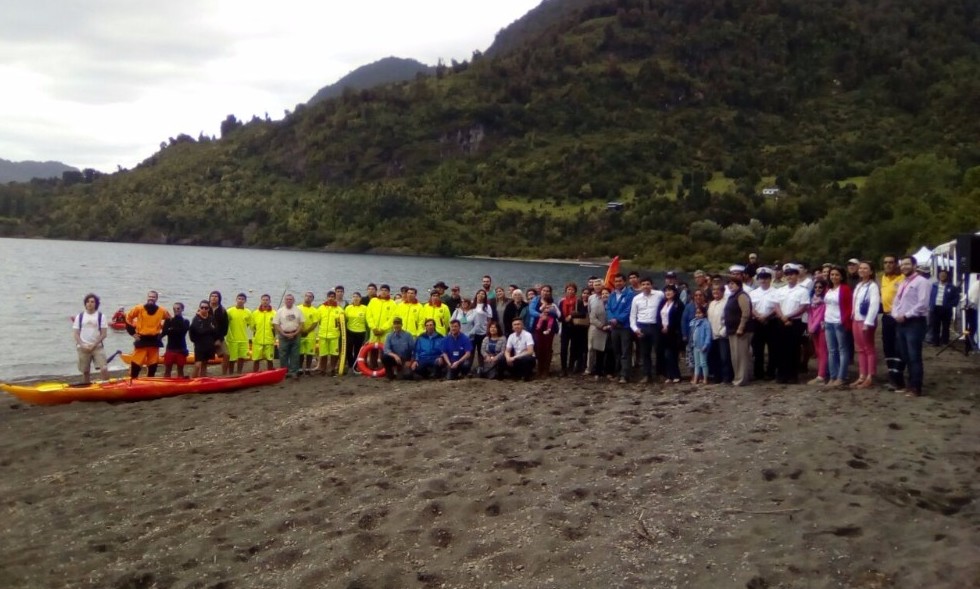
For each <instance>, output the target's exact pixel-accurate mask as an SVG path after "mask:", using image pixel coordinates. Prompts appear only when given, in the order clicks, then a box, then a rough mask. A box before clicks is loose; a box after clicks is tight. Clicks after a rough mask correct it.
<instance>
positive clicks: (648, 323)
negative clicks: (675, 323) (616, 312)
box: [630, 277, 664, 384]
mask: <svg viewBox="0 0 980 589" xmlns="http://www.w3.org/2000/svg"><path fill="white" fill-rule="evenodd" d="M663 302H664V293H663V292H662V291H659V290H654V289H653V280H652V279H650V278H647V277H644V278H642V279H641V280H640V292H638V293H636V296H634V297H633V302H632V303H631V304H630V329H632V330H633V333H634V334H636V339H637V342H638V343H639V345H640V363H641V364H642V365H643V380H641V381H640V383H641V384H646V383H648V382H651V381H653V357H652V354H653V352H654V350H655V349H656V348H657V335H658V334H659V333H660V330H659V329H658V323H659V319H660V317H659V315H660V306H661V305H662V304H663ZM660 364H661V361H660V358H659V356H658V358H657V368H662V367H661V365H660Z"/></svg>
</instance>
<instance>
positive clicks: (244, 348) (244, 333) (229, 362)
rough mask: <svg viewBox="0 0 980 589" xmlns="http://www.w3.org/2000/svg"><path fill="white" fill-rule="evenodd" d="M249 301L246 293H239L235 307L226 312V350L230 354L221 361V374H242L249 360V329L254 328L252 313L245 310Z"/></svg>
mask: <svg viewBox="0 0 980 589" xmlns="http://www.w3.org/2000/svg"><path fill="white" fill-rule="evenodd" d="M247 300H248V297H247V296H245V293H243V292H240V293H238V296H236V297H235V306H234V307H232V308H230V309H228V310H227V311H226V313H227V314H228V333H227V334H226V335H225V348H226V349H227V351H228V353H227V354H226V355H225V357H224V359H223V360H222V361H221V374H234V373H236V372H237V373H238V374H241V373H242V368H243V367H244V366H245V360H246V359H247V358H248V328H249V327H251V326H252V312H251V311H249V310H248V309H246V308H245V301H247Z"/></svg>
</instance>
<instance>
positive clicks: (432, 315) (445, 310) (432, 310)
mask: <svg viewBox="0 0 980 589" xmlns="http://www.w3.org/2000/svg"><path fill="white" fill-rule="evenodd" d="M421 319H422V331H425V322H426V321H428V320H429V319H432V320H433V321H435V322H436V333H438V334H439V335H442V336H444V335H446V333H447V332H448V331H449V306H448V305H443V304H440V305H439V306H438V307H433V306H432V305H431V304H429V303H426V304H425V305H424V306H423V307H422V313H421ZM412 335H416V334H412Z"/></svg>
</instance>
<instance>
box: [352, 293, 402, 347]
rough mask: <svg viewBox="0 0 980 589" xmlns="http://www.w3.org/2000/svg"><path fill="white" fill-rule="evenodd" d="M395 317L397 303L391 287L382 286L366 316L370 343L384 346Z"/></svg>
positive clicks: (369, 305) (368, 307)
mask: <svg viewBox="0 0 980 589" xmlns="http://www.w3.org/2000/svg"><path fill="white" fill-rule="evenodd" d="M394 317H395V301H393V300H391V287H389V286H388V285H387V284H382V285H381V288H380V289H379V290H378V294H377V296H375V297H373V298H372V299H371V302H370V303H368V304H367V314H366V315H365V316H364V320H365V321H366V322H367V328H368V342H369V343H372V344H383V343H384V341H385V337H386V336H387V335H388V331H390V330H391V321H392V319H394ZM357 351H358V352H360V350H357Z"/></svg>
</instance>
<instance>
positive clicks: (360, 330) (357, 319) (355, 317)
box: [342, 292, 367, 374]
mask: <svg viewBox="0 0 980 589" xmlns="http://www.w3.org/2000/svg"><path fill="white" fill-rule="evenodd" d="M344 317H345V318H346V320H347V357H346V358H343V359H342V361H343V362H347V368H348V369H351V374H355V371H354V370H353V368H354V363H355V362H357V354H358V353H359V352H360V351H361V346H363V345H364V338H365V337H367V305H364V304H362V302H361V293H359V292H355V293H354V294H352V295H351V299H350V304H349V305H347V306H346V307H344Z"/></svg>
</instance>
